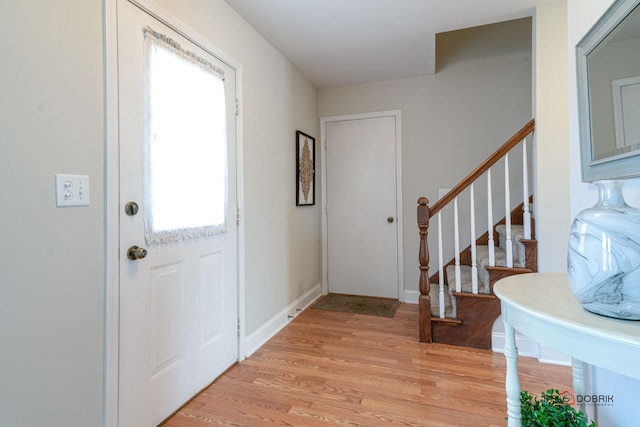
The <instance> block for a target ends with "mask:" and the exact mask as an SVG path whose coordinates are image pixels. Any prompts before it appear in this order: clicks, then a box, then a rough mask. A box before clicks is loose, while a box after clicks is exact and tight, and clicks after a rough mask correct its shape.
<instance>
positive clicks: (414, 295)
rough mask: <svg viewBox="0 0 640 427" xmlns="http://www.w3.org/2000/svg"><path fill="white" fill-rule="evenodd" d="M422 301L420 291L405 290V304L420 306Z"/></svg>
mask: <svg viewBox="0 0 640 427" xmlns="http://www.w3.org/2000/svg"><path fill="white" fill-rule="evenodd" d="M419 299H420V291H414V290H407V289H405V290H404V302H406V303H407V304H418V300H419Z"/></svg>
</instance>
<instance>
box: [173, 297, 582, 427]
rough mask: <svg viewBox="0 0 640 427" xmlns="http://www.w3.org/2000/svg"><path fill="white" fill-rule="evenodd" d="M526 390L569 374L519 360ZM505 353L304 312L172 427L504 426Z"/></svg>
mask: <svg viewBox="0 0 640 427" xmlns="http://www.w3.org/2000/svg"><path fill="white" fill-rule="evenodd" d="M518 364H519V373H520V381H521V385H522V387H523V389H527V390H529V391H530V392H531V393H532V394H539V393H540V392H542V391H544V390H547V389H549V388H557V389H559V390H571V389H572V388H571V369H570V368H569V367H564V366H554V365H546V364H541V363H538V362H537V361H536V360H534V359H530V358H524V357H523V358H520V359H519V360H518ZM505 365H506V364H505V360H504V356H503V355H502V354H496V353H493V352H491V351H487V350H474V349H468V348H462V347H453V346H447V345H442V344H425V343H420V342H418V309H417V306H415V305H408V304H401V306H400V308H399V309H398V312H397V313H396V316H395V318H393V319H388V318H378V317H372V316H364V315H354V314H350V313H340V312H331V311H324V310H317V309H308V310H306V311H305V312H303V313H301V314H300V315H299V316H298V317H297V318H296V319H295V320H293V321H292V322H291V323H290V324H289V325H287V327H286V328H285V329H283V330H282V331H281V332H280V333H278V334H277V335H276V336H274V337H273V338H272V339H271V340H270V341H269V342H268V343H266V344H265V345H264V346H262V347H261V348H260V349H259V350H257V351H256V352H255V353H254V354H253V355H252V356H251V357H249V358H247V359H246V360H245V361H243V362H242V363H239V364H237V365H235V366H234V367H232V368H231V369H229V370H228V371H227V372H226V373H225V374H224V375H222V376H221V377H220V378H218V379H217V380H216V381H215V382H214V383H213V384H212V385H211V386H209V387H208V388H207V389H205V390H204V391H203V392H202V393H201V394H200V395H198V396H197V397H195V398H194V399H193V400H192V401H191V402H190V403H189V404H187V405H186V406H185V407H184V408H182V409H181V410H180V411H178V412H177V413H176V414H175V415H174V416H173V417H172V418H171V419H169V420H168V421H167V422H166V423H165V424H164V425H165V426H167V427H205V426H214V425H224V426H296V427H303V426H310V427H315V426H330V425H340V426H411V427H413V426H429V427H430V426H458V427H459V426H479V425H482V426H504V425H506V423H505V420H504V418H505V416H506V402H505V398H506V397H505V392H504V374H505Z"/></svg>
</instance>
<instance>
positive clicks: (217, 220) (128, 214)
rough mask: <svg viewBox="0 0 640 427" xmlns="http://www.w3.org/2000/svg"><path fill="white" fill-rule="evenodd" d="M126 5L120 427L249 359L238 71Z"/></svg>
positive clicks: (160, 413) (142, 420)
mask: <svg viewBox="0 0 640 427" xmlns="http://www.w3.org/2000/svg"><path fill="white" fill-rule="evenodd" d="M117 9H118V14H117V20H118V82H119V126H120V131H119V144H120V145H119V147H120V148H119V150H120V164H119V167H120V190H119V192H120V206H119V209H120V260H119V262H120V278H119V281H120V322H119V337H120V343H119V351H120V355H119V389H118V425H119V426H120V427H129V426H131V427H144V426H155V425H157V424H158V423H160V422H161V421H162V420H164V419H165V418H166V417H168V416H169V415H171V414H172V413H173V412H174V411H175V410H177V409H178V408H179V407H180V406H181V405H183V404H184V403H185V402H187V401H188V400H189V399H190V398H191V397H192V396H194V395H195V394H197V393H198V392H199V391H200V390H202V389H203V388H204V387H206V386H207V385H208V384H209V383H211V382H212V381H213V380H214V379H215V378H216V377H217V376H218V375H220V374H221V373H222V372H224V371H225V370H226V369H227V368H228V367H229V366H231V365H232V364H233V363H234V362H235V361H236V360H237V357H238V334H237V324H238V323H237V322H238V308H237V307H238V288H237V250H236V247H237V225H236V170H235V165H236V144H235V141H236V135H235V72H234V70H233V69H232V68H231V67H229V66H227V65H225V64H224V63H223V62H221V61H220V60H219V59H218V58H216V57H214V56H213V55H212V54H211V53H210V52H209V51H207V50H206V49H205V48H203V47H202V46H199V45H196V44H194V42H192V41H191V40H190V39H187V38H185V37H184V36H182V35H181V34H178V33H177V32H176V31H174V30H173V29H171V28H169V27H168V26H166V25H164V24H162V23H161V22H160V21H158V20H157V19H155V18H154V17H152V16H150V15H149V14H147V13H146V12H144V11H142V10H141V9H139V8H138V7H137V6H135V5H133V4H131V3H130V2H128V1H126V0H118V3H117ZM223 75H224V77H223ZM129 202H135V204H137V206H138V210H137V212H135V210H136V209H135V206H134V205H133V204H132V203H129ZM134 246H138V247H140V248H141V249H140V250H138V252H137V253H135V251H133V252H134V253H132V254H129V248H132V247H134ZM145 250H146V256H144V255H145V252H144V251H145ZM143 256H144V257H143ZM130 257H131V258H134V259H130Z"/></svg>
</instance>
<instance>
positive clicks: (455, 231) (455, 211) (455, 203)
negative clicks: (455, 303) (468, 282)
mask: <svg viewBox="0 0 640 427" xmlns="http://www.w3.org/2000/svg"><path fill="white" fill-rule="evenodd" d="M453 222H454V224H453V234H454V239H455V242H454V245H455V254H456V292H460V291H462V283H461V282H460V281H461V278H460V227H459V224H458V198H457V197H456V198H455V199H453Z"/></svg>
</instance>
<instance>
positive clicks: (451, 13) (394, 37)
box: [225, 0, 552, 88]
mask: <svg viewBox="0 0 640 427" xmlns="http://www.w3.org/2000/svg"><path fill="white" fill-rule="evenodd" d="M225 1H226V2H227V3H228V4H229V5H230V6H231V7H232V8H233V9H235V10H236V12H238V13H239V14H240V15H241V16H242V17H244V19H246V20H247V21H248V22H249V23H250V24H251V25H252V26H253V27H254V28H256V29H257V30H258V31H259V32H260V33H261V34H262V35H263V36H264V37H265V38H266V39H267V40H268V41H269V42H271V44H273V45H274V46H275V47H276V48H277V49H278V50H279V51H280V52H282V54H283V55H284V56H286V57H287V58H288V59H289V60H290V61H291V62H292V63H293V64H294V65H295V66H296V67H297V68H298V69H299V70H300V71H301V72H302V73H303V74H304V75H305V76H306V77H307V78H308V79H309V80H310V81H311V82H312V83H313V84H315V85H316V86H318V87H321V88H323V87H336V86H344V85H350V84H357V83H364V82H372V81H381V80H390V79H396V78H403V77H411V76H418V75H425V74H432V73H434V71H435V35H436V34H437V33H441V32H445V31H451V30H458V29H462V28H469V27H474V26H477V25H484V24H492V23H496V22H501V21H507V20H510V19H516V18H522V17H525V16H531V15H532V14H533V10H534V7H535V6H536V5H538V4H541V3H545V2H549V1H552V0H225Z"/></svg>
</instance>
